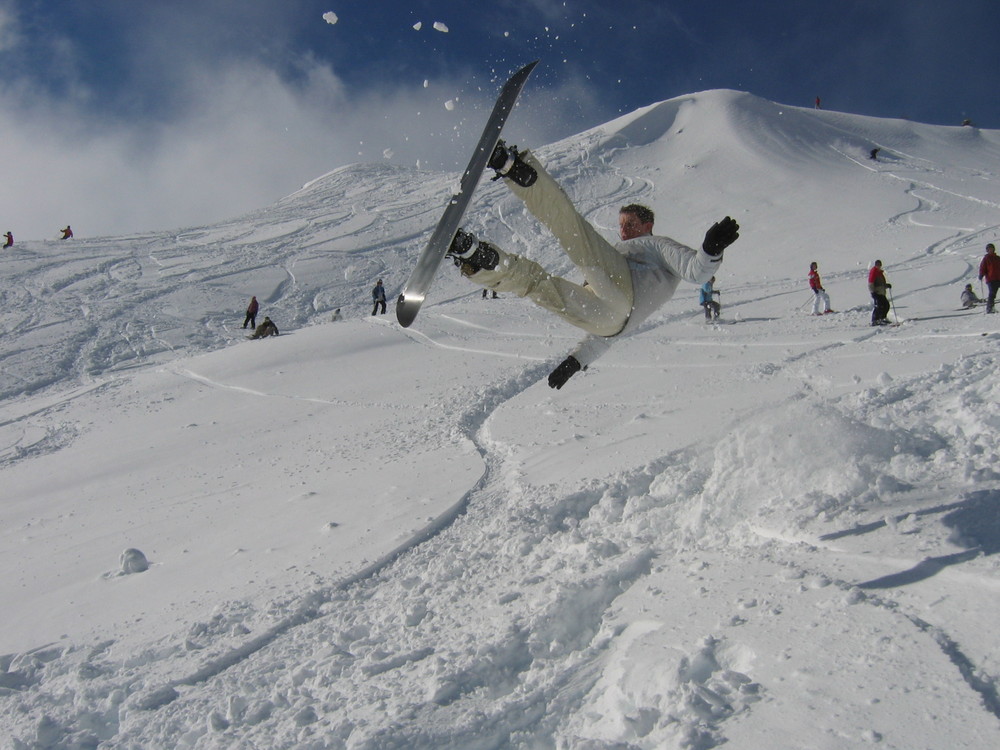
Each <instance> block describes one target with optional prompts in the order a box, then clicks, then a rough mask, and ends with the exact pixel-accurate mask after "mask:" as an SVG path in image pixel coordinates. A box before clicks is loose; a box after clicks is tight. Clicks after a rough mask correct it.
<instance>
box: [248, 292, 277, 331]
mask: <svg viewBox="0 0 1000 750" xmlns="http://www.w3.org/2000/svg"><path fill="white" fill-rule="evenodd" d="M259 311H260V303H259V302H257V298H256V297H251V298H250V304H249V305H247V314H246V317H245V318H243V328H244V329H245V328H246V327H247V326H250V328H252V329H253V333H252V334H250V338H252V339H263V338H267V337H268V336H277V335H278V326H276V325H275V324H274V323H273V322H272V320H271V319H270V318H269V317H267V316H266V315H265V316H264V320H263V321H261V324H260V325H257V313H258V312H259Z"/></svg>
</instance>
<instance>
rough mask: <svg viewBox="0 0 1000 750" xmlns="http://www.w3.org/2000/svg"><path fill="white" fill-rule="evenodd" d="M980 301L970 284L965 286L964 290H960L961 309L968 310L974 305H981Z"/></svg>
mask: <svg viewBox="0 0 1000 750" xmlns="http://www.w3.org/2000/svg"><path fill="white" fill-rule="evenodd" d="M982 302H983V301H982V300H981V299H979V297H978V296H976V293H975V292H974V291H973V289H972V284H966V285H965V289H963V290H962V307H963V308H965V309H966V310H969V309H971V308H973V307H975V306H976V305H980V304H982Z"/></svg>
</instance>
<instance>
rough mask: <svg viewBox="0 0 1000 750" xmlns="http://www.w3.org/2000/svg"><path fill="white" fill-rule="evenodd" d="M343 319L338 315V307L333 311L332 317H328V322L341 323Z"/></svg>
mask: <svg viewBox="0 0 1000 750" xmlns="http://www.w3.org/2000/svg"><path fill="white" fill-rule="evenodd" d="M343 319H344V316H343V315H341V314H340V308H339V307H338V308H337V309H336V310H334V311H333V315H332V316H330V322H331V323H337V322H339V321H341V320H343Z"/></svg>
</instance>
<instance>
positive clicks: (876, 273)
mask: <svg viewBox="0 0 1000 750" xmlns="http://www.w3.org/2000/svg"><path fill="white" fill-rule="evenodd" d="M888 289H892V284H889V283H887V282H886V280H885V273H884V272H883V271H882V261H880V260H877V261H875V265H873V266H872V267H871V270H870V271H869V272H868V291H869V292H870V293H871V295H872V302H873V305H872V325H873V326H884V325H889V308H890V305H889V299H888V297H886V296H885V295H886V290H888Z"/></svg>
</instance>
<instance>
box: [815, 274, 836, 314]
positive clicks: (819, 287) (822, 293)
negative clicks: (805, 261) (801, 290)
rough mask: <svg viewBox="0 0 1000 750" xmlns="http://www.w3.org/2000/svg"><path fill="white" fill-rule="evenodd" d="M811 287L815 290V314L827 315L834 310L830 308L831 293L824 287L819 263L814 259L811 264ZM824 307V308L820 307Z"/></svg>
mask: <svg viewBox="0 0 1000 750" xmlns="http://www.w3.org/2000/svg"><path fill="white" fill-rule="evenodd" d="M809 288H810V289H812V291H813V315H825V314H826V313H828V312H833V310H831V309H830V295H829V294H827V293H826V289H824V288H823V282H822V281H820V278H819V264H818V263H816V261H813V262H812V263H810V264H809ZM821 307H822V309H820V308H821Z"/></svg>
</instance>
